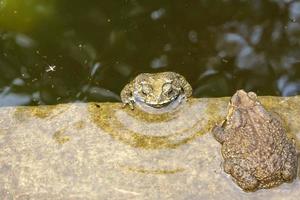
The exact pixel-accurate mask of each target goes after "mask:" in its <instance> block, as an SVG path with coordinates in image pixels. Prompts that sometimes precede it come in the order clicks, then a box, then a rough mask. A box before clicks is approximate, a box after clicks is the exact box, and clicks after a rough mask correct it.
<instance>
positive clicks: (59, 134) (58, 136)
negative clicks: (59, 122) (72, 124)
mask: <svg viewBox="0 0 300 200" xmlns="http://www.w3.org/2000/svg"><path fill="white" fill-rule="evenodd" d="M64 132H65V129H62V130H59V131H56V132H55V133H54V134H53V139H54V140H55V141H56V142H57V143H58V144H65V143H66V142H69V141H70V140H71V138H70V136H68V135H65V133H64Z"/></svg>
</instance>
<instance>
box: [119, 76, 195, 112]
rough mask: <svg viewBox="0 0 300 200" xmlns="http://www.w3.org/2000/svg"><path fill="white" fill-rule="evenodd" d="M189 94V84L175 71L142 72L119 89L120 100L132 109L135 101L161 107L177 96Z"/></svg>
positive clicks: (190, 88)
mask: <svg viewBox="0 0 300 200" xmlns="http://www.w3.org/2000/svg"><path fill="white" fill-rule="evenodd" d="M191 95H192V87H191V86H190V84H189V83H188V82H187V81H186V79H185V78H184V77H183V76H181V75H180V74H177V73H175V72H161V73H154V74H150V73H142V74H140V75H138V76H137V77H136V78H135V79H134V80H133V81H131V82H130V83H128V84H127V85H126V86H125V87H124V88H123V90H122V91H121V99H122V102H123V103H124V105H127V104H128V105H129V106H130V107H131V108H132V109H133V108H134V104H135V103H141V104H145V105H147V106H150V107H153V108H162V107H164V106H166V105H169V104H170V103H172V102H173V101H174V100H176V99H177V98H178V97H179V96H184V97H190V96H191Z"/></svg>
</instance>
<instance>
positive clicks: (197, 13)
mask: <svg viewBox="0 0 300 200" xmlns="http://www.w3.org/2000/svg"><path fill="white" fill-rule="evenodd" d="M168 70H171V71H176V72H178V73H181V74H183V75H184V76H185V77H186V78H187V80H188V81H189V82H190V83H191V85H192V86H193V88H194V96H195V97H208V96H209V97H212V96H214V97H215V96H225V95H232V94H233V93H234V91H235V90H236V89H239V88H244V89H246V90H253V91H256V92H257V93H258V94H259V95H280V96H289V95H296V94H299V93H300V1H291V0H269V1H267V0H254V1H231V0H226V1H225V0H224V1H221V0H214V1H212V0H197V1H196V0H188V1H171V0H168V1H158V0H152V1H137V0H119V1H111V0H89V1H82V0H81V1H80V0H72V1H71V0H26V1H20V0H0V105H1V106H6V105H39V104H56V103H62V102H73V101H118V100H119V96H118V94H119V92H120V90H121V89H122V87H123V86H124V85H125V84H126V83H127V82H128V81H129V80H131V79H132V78H133V77H134V76H136V75H137V74H139V73H141V72H158V71H168Z"/></svg>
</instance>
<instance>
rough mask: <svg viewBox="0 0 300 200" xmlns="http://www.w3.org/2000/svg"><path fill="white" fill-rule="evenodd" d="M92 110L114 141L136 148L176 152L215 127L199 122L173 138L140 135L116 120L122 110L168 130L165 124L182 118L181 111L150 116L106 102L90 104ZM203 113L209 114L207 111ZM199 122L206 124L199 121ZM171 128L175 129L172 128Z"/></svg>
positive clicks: (98, 122)
mask: <svg viewBox="0 0 300 200" xmlns="http://www.w3.org/2000/svg"><path fill="white" fill-rule="evenodd" d="M196 102H197V101H196V100H194V103H196ZM192 104H193V102H192ZM205 109H206V108H205ZM88 110H89V113H90V116H91V119H92V121H93V122H94V123H95V124H96V125H97V126H98V127H99V128H101V129H103V130H104V131H106V132H107V133H108V134H110V136H111V137H112V138H114V139H115V140H118V141H121V142H122V143H125V144H127V145H130V146H132V147H135V148H142V149H164V148H166V149H174V148H177V147H179V146H181V145H184V144H187V143H189V142H191V141H193V140H195V139H196V138H197V137H199V136H201V135H203V134H204V133H206V132H207V130H208V129H209V127H210V126H211V125H210V123H207V124H204V125H203V126H202V127H200V128H199V124H198V123H196V124H195V125H193V126H192V127H187V129H185V130H183V131H180V132H176V133H175V134H172V135H163V134H161V135H159V134H158V135H147V133H139V132H136V131H132V130H130V129H128V127H126V126H125V125H124V124H122V123H121V122H120V120H119V119H117V118H116V115H115V113H116V112H117V111H120V110H121V111H122V112H126V113H129V114H128V116H132V117H134V118H135V119H137V120H140V121H143V122H147V123H149V124H151V123H157V122H159V123H162V127H165V126H164V123H166V122H168V121H170V120H176V118H177V117H178V115H180V113H179V111H176V112H170V113H163V114H150V113H145V112H143V111H140V110H138V109H135V110H133V111H132V110H130V109H128V108H124V109H122V108H121V104H106V103H103V104H101V106H99V105H98V104H95V103H90V104H89V107H88ZM212 110H213V109H211V112H213V111H212ZM194 112H197V111H194ZM199 112H200V111H199ZM201 112H203V113H205V112H204V111H201ZM191 114H193V113H191ZM199 123H203V122H201V121H199ZM168 128H170V129H172V127H168ZM187 133H189V134H187Z"/></svg>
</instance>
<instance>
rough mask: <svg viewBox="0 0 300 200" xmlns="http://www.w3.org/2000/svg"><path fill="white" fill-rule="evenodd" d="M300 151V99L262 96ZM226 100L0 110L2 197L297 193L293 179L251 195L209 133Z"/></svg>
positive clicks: (191, 199) (192, 199)
mask: <svg viewBox="0 0 300 200" xmlns="http://www.w3.org/2000/svg"><path fill="white" fill-rule="evenodd" d="M259 99H260V100H261V102H262V104H263V105H265V106H266V108H267V109H268V110H270V111H272V112H275V113H277V114H278V115H279V116H280V117H281V118H282V120H283V122H284V124H285V126H286V129H287V131H288V134H289V137H293V138H295V139H296V141H297V148H298V150H300V148H299V147H300V145H299V144H300V142H299V141H300V97H298V96H296V97H286V98H283V97H259ZM228 100H229V99H228V98H211V99H208V98H203V99H191V100H190V101H188V102H186V103H184V104H182V105H180V106H179V107H178V108H176V109H175V110H173V111H170V112H166V113H145V112H143V111H141V110H139V109H138V108H137V109H135V110H134V111H132V110H130V109H129V108H125V109H122V108H121V104H119V103H87V104H84V103H76V104H62V105H57V106H39V107H3V108H0V197H1V198H0V199H5V200H6V199H7V200H10V199H14V200H15V199H16V200H23V199H25V200H27V199H30V200H31V199H37V200H44V199H58V200H60V199H61V200H63V199H68V200H75V199H76V200H81V199H143V200H144V199H146V200H147V199H155V200H156V199H187V200H198V199H222V200H223V199H242V198H243V199H253V200H259V199H271V200H275V199H286V200H289V199H299V196H300V182H299V175H298V177H297V179H296V180H295V181H294V182H293V183H285V184H282V185H280V186H279V187H276V188H272V189H267V190H259V191H257V192H254V193H245V192H243V191H242V190H241V189H240V188H238V187H237V186H236V184H235V183H234V182H233V181H232V180H231V177H230V176H228V175H227V174H225V173H224V172H223V169H222V168H221V163H222V161H223V159H222V157H221V154H220V148H221V145H220V144H219V143H218V142H217V141H216V140H215V139H214V138H213V137H212V135H211V133H210V130H211V128H212V127H213V125H214V124H216V123H220V122H221V121H222V119H223V118H224V117H225V115H226V108H227V104H228Z"/></svg>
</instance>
